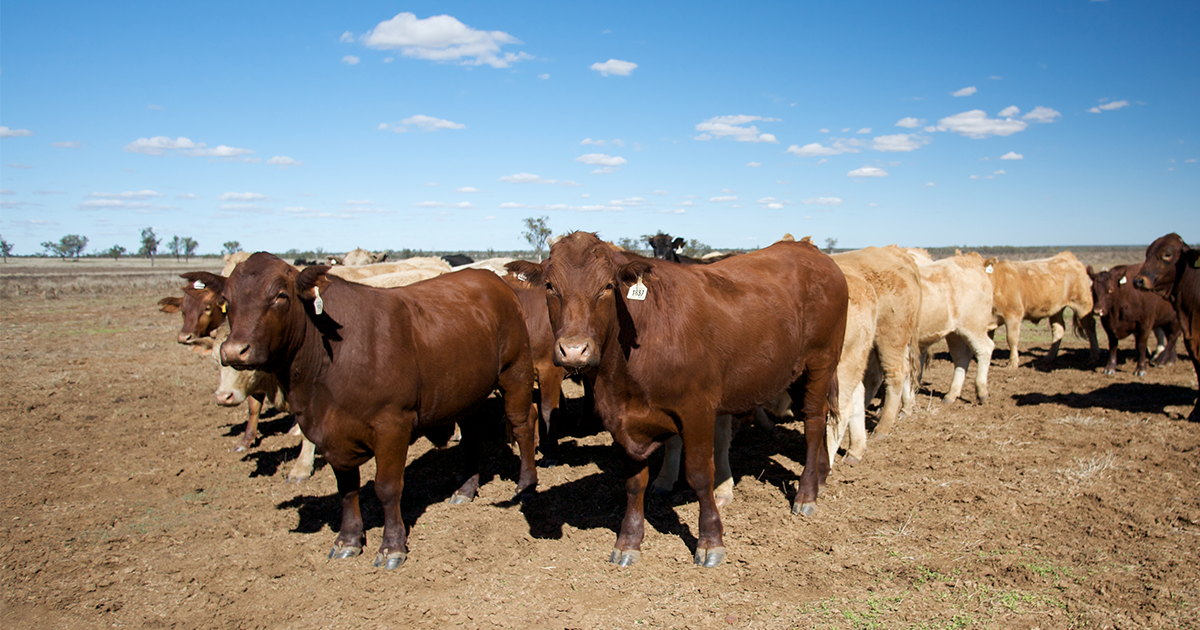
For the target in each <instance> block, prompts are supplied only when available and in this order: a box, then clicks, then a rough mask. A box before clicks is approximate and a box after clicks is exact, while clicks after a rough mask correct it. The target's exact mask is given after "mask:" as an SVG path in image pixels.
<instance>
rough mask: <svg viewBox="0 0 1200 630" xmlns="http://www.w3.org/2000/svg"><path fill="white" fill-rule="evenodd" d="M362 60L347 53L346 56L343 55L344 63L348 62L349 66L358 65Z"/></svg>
mask: <svg viewBox="0 0 1200 630" xmlns="http://www.w3.org/2000/svg"><path fill="white" fill-rule="evenodd" d="M360 61H362V60H361V59H359V58H358V57H355V56H354V55H346V56H345V57H342V63H344V64H346V65H347V66H354V65H358V62H360Z"/></svg>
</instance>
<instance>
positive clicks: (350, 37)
mask: <svg viewBox="0 0 1200 630" xmlns="http://www.w3.org/2000/svg"><path fill="white" fill-rule="evenodd" d="M338 41H339V42H342V43H343V44H346V43H350V42H353V41H354V33H351V32H350V31H346V32H345V33H342V36H341V37H340V38H339V39H338Z"/></svg>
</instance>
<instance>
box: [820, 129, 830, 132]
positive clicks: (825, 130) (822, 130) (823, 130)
mask: <svg viewBox="0 0 1200 630" xmlns="http://www.w3.org/2000/svg"><path fill="white" fill-rule="evenodd" d="M819 133H829V130H828V129H821V130H820V131H819Z"/></svg>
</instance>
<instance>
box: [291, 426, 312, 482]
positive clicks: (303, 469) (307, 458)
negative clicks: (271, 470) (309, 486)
mask: <svg viewBox="0 0 1200 630" xmlns="http://www.w3.org/2000/svg"><path fill="white" fill-rule="evenodd" d="M301 437H302V440H303V441H302V442H301V443H300V457H298V458H296V463H295V464H292V469H291V470H290V471H288V475H287V482H288V483H303V482H305V481H308V480H309V478H310V477H312V472H313V463H314V462H315V461H316V459H317V445H316V444H313V443H312V442H310V441H309V440H308V438H306V437H303V434H301Z"/></svg>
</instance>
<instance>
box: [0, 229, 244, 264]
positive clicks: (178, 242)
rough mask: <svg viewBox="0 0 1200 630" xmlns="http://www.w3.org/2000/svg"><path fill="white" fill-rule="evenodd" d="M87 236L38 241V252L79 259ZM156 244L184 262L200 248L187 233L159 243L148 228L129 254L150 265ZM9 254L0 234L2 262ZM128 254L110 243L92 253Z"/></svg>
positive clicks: (228, 246) (229, 245)
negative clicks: (40, 248)
mask: <svg viewBox="0 0 1200 630" xmlns="http://www.w3.org/2000/svg"><path fill="white" fill-rule="evenodd" d="M87 244H88V237H86V236H83V235H80V234H67V235H66V236H64V237H62V238H60V239H59V240H57V241H46V242H44V243H42V251H43V252H44V253H46V254H47V255H50V256H57V257H58V258H59V259H60V260H64V261H65V260H66V259H67V258H72V259H74V260H79V257H80V256H82V255H84V254H83V250H84V249H85V248H86V247H87ZM159 245H163V247H164V248H165V250H166V253H168V254H171V255H173V256H175V260H176V261H178V260H180V258H181V257H182V259H183V261H184V262H188V261H190V260H191V259H192V256H195V255H196V250H197V249H198V248H199V247H200V243H199V242H198V241H196V239H194V238H192V237H190V236H178V235H176V236H174V237H172V238H171V240H169V241H167V242H166V243H165V244H163V239H162V237H159V236H158V235H156V234H155V233H154V228H152V227H148V228H144V229H143V230H142V236H141V242H140V247H139V248H138V250H137V251H136V252H134V253H133V254H131V255H133V256H138V257H141V258H149V259H150V265H151V266H154V258H155V256H157V255H158V253H159V249H158V248H159ZM240 249H241V244H240V243H238V242H237V241H227V242H226V243H225V244H224V249H223V250H222V252H221V253H222V254H232V253H234V252H236V251H238V250H240ZM12 253H13V244H12V243H10V242H9V241H7V240H5V239H4V237H3V236H0V256H3V260H4V262H5V263H7V262H8V257H9V256H11V255H12ZM127 254H129V250H127V249H125V247H124V246H123V245H113V246H112V247H109V248H108V249H105V250H96V251H95V252H93V255H94V256H101V257H104V258H112V259H113V260H114V261H115V260H119V259H120V258H121V257H122V256H125V255H127Z"/></svg>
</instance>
